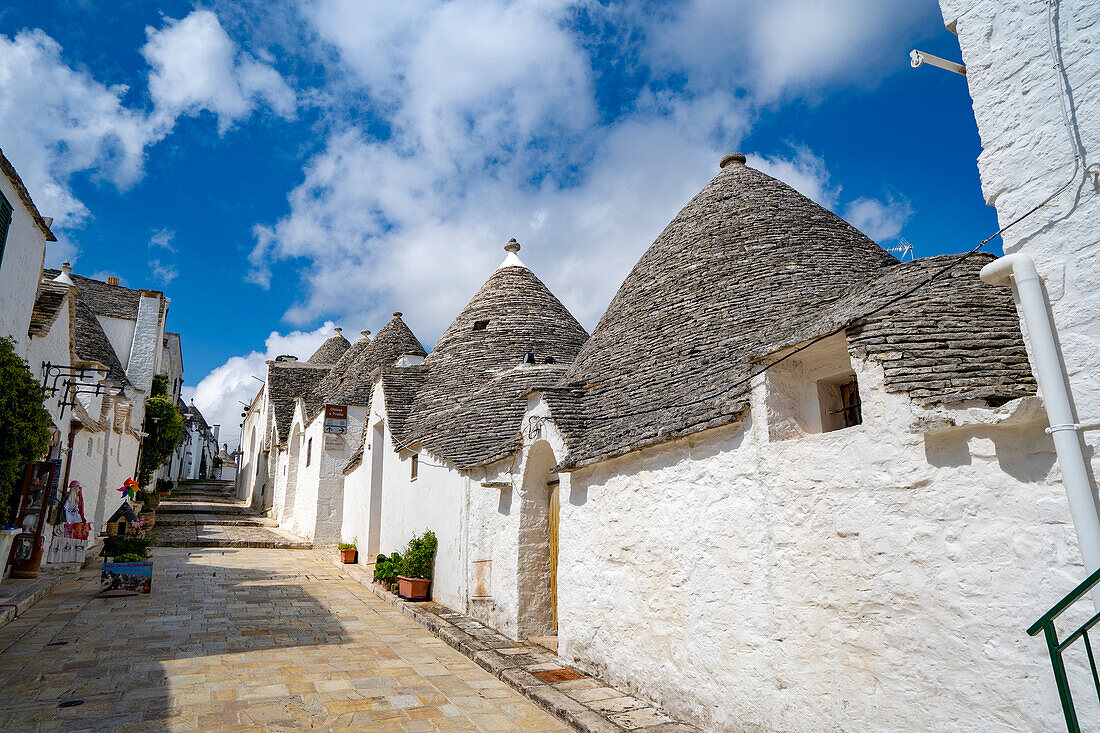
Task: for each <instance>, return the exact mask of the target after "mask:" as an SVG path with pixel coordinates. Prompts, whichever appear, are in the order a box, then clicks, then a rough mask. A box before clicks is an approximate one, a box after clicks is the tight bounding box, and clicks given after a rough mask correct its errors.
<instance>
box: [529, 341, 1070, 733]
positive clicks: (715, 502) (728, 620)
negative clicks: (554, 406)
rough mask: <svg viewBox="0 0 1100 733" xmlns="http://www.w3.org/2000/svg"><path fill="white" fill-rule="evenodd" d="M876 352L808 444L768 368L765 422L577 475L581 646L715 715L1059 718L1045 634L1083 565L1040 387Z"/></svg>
mask: <svg viewBox="0 0 1100 733" xmlns="http://www.w3.org/2000/svg"><path fill="white" fill-rule="evenodd" d="M852 363H853V366H854V368H855V371H856V373H857V376H858V380H859V389H860V395H861V398H862V402H863V424H861V425H859V426H856V427H851V428H845V429H841V430H837V431H833V432H826V433H818V434H803V435H798V436H789V435H788V434H787V433H786V432H785V429H786V426H785V424H784V423H783V420H782V417H781V413H780V412H777V411H776V410H775V409H773V408H772V407H771V405H770V404H769V403H770V402H773V401H774V400H773V398H774V395H773V394H770V393H769V388H774V386H775V382H774V381H773V382H772V383H771V384H770V385H769V384H768V382H767V380H765V379H763V378H758V379H757V382H756V384H755V385H754V390H753V400H752V409H751V415H750V416H749V417H748V418H747V419H746V420H745V421H744V422H743V423H742V424H741V425H739V426H732V427H726V428H720V429H715V430H710V431H706V432H703V433H699V434H696V435H693V436H690V437H687V438H683V439H680V440H676V441H673V442H671V443H668V444H665V445H663V446H658V447H655V448H652V449H648V450H644V451H636V452H633V453H629V454H627V455H626V456H623V457H620V458H618V459H612V460H608V461H604V462H601V463H598V464H595V465H593V466H588V467H585V468H582V469H579V470H577V471H575V472H573V473H572V474H571V475H570V479H571V480H570V484H569V488H568V490H565V489H564V488H563V494H562V499H561V517H560V547H561V550H560V554H559V569H558V617H559V627H558V639H559V652H560V654H561V655H562V656H563V657H564V658H566V659H568V660H571V661H573V662H575V663H576V664H577V665H578V666H580V667H582V668H585V669H588V670H591V671H593V672H596V673H599V674H601V675H602V676H605V677H606V678H608V679H609V680H610V681H611V682H613V683H615V684H617V685H620V686H622V687H624V688H625V689H628V690H631V691H634V692H636V693H638V694H640V695H642V696H643V697H646V698H648V699H651V700H653V701H655V702H657V703H658V704H660V705H662V706H663V707H665V708H667V709H668V710H670V711H672V712H673V713H675V714H678V715H681V716H683V717H684V718H686V719H688V720H693V721H695V722H698V723H699V724H701V725H703V726H704V727H706V728H708V729H715V730H744V729H746V728H747V729H753V730H791V731H817V730H995V729H1013V730H1052V729H1055V728H1057V726H1058V725H1059V722H1060V718H1061V712H1060V708H1059V707H1058V705H1057V696H1056V695H1055V696H1053V698H1052V697H1051V696H1050V695H1049V692H1050V690H1049V689H1047V687H1048V686H1045V685H1044V683H1043V682H1042V681H1043V680H1044V678H1048V677H1049V674H1047V672H1048V666H1049V662H1048V660H1047V658H1046V656H1045V654H1044V653H1043V650H1042V649H1037V648H1036V647H1035V645H1034V644H1033V640H1032V639H1030V638H1029V637H1027V636H1026V634H1025V633H1024V629H1025V628H1026V627H1027V626H1028V625H1030V623H1031V621H1033V620H1034V619H1035V618H1038V617H1039V616H1040V615H1041V614H1042V613H1043V612H1045V611H1046V609H1047V608H1048V607H1049V605H1050V604H1049V601H1050V598H1051V597H1053V595H1055V594H1056V590H1055V589H1056V588H1057V587H1059V585H1060V584H1061V583H1064V582H1065V581H1066V580H1067V579H1069V578H1073V577H1075V576H1076V574H1077V573H1079V569H1080V559H1079V557H1078V556H1077V551H1076V545H1075V542H1074V540H1073V529H1072V526H1071V525H1070V523H1069V514H1068V509H1067V506H1066V498H1065V492H1064V490H1063V489H1062V487H1061V485H1060V483H1059V482H1058V480H1057V472H1056V469H1055V467H1054V460H1055V456H1054V452H1053V447H1052V444H1051V441H1050V438H1049V437H1048V436H1046V435H1045V434H1044V433H1043V428H1044V427H1045V425H1046V423H1045V419H1044V417H1043V413H1042V410H1041V407H1040V406H1039V404H1038V401H1037V400H1036V399H1035V398H1025V399H1023V400H1016V401H1013V402H1010V403H1008V404H1006V405H1004V406H1003V407H1001V408H997V409H990V408H984V407H979V406H977V405H969V406H960V407H958V408H952V409H947V408H940V409H936V410H926V409H924V408H919V407H917V406H915V405H914V404H913V403H911V402H910V401H909V399H908V398H907V397H906V396H904V395H901V394H896V393H888V392H886V391H885V390H884V389H883V388H882V384H883V375H882V371H881V368H880V367H879V366H878V365H876V364H874V363H868V362H864V361H861V360H859V359H853V360H852ZM546 413H547V410H546V408H545V405H543V404H542V403H541V401H540V400H538V399H537V398H535V399H532V402H531V406H530V408H529V416H534V415H540V414H546ZM551 417H552V416H551ZM542 432H543V436H544V439H545V440H546V441H547V443H549V445H550V446H552V447H553V448H554V449H555V457H556V458H559V459H561V458H564V448H563V445H562V442H561V440H560V438H558V437H557V433H556V431H555V430H554V429H553V427H552V425H544V426H543V427H542Z"/></svg>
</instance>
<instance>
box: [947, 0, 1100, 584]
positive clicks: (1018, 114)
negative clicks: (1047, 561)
mask: <svg viewBox="0 0 1100 733" xmlns="http://www.w3.org/2000/svg"><path fill="white" fill-rule="evenodd" d="M1054 5H1055V7H1056V9H1057V10H1058V16H1059V22H1058V23H1057V27H1058V29H1059V36H1060V42H1059V43H1058V44H1057V45H1058V48H1059V49H1060V52H1061V58H1062V62H1063V63H1064V66H1065V78H1063V79H1059V75H1058V73H1057V72H1056V71H1055V69H1054V61H1053V58H1052V55H1051V52H1050V48H1049V42H1048V21H1047V6H1048V4H1047V2H1046V0H940V7H941V9H942V11H943V18H944V22H945V23H947V24H948V25H949V26H953V27H954V28H955V29H956V31H957V33H958V36H959V45H960V47H961V49H962V58H963V62H964V63H965V64H966V67H967V76H966V83H967V85H968V86H969V89H970V96H971V98H972V99H973V103H974V116H975V118H976V120H977V123H978V132H979V134H980V135H981V141H982V153H981V155H980V156H979V157H978V170H979V172H980V174H981V181H982V190H983V192H984V193H985V198H986V202H987V203H989V204H990V205H991V206H996V207H997V217H998V220H999V222H1000V224H1001V225H1002V226H1005V225H1007V224H1009V223H1011V222H1012V221H1014V220H1015V219H1016V218H1017V217H1019V216H1021V215H1022V214H1024V213H1026V212H1027V211H1028V210H1030V209H1031V208H1032V207H1034V206H1035V205H1036V204H1038V203H1040V202H1041V201H1043V200H1044V199H1045V198H1047V196H1049V195H1050V194H1052V193H1054V192H1055V191H1057V190H1058V189H1060V188H1061V187H1062V186H1063V185H1065V184H1066V183H1067V182H1069V181H1070V180H1071V175H1072V174H1073V173H1074V165H1073V154H1074V148H1075V147H1078V149H1079V151H1080V152H1081V153H1082V154H1083V156H1084V159H1083V160H1082V162H1081V165H1080V166H1079V167H1078V168H1077V175H1076V179H1075V180H1074V182H1073V185H1071V186H1070V187H1069V188H1068V189H1067V190H1066V191H1064V192H1063V193H1062V194H1060V195H1059V196H1058V197H1057V198H1056V199H1054V201H1052V202H1051V203H1050V204H1049V205H1048V206H1046V207H1044V208H1043V209H1040V210H1039V211H1037V212H1036V213H1035V214H1033V215H1032V216H1030V217H1028V219H1026V220H1024V221H1022V222H1021V223H1019V224H1017V225H1016V226H1014V227H1012V228H1011V229H1009V231H1007V232H1006V233H1005V234H1004V248H1005V251H1006V252H1022V253H1025V254H1028V255H1030V256H1031V257H1032V258H1033V259H1034V260H1035V264H1036V266H1037V268H1038V269H1039V273H1040V275H1042V277H1043V280H1044V283H1045V285H1046V291H1047V297H1048V300H1049V302H1050V307H1051V312H1052V314H1053V316H1054V323H1055V327H1056V330H1057V333H1058V341H1059V346H1060V349H1061V353H1062V358H1063V361H1064V364H1065V370H1066V373H1067V374H1068V375H1069V381H1070V385H1071V388H1072V391H1073V397H1074V402H1075V407H1076V411H1077V419H1078V422H1082V423H1093V422H1097V421H1100V230H1098V227H1097V222H1100V195H1098V192H1100V190H1098V188H1097V179H1096V177H1095V176H1093V175H1090V176H1086V174H1085V169H1086V167H1087V166H1095V165H1096V164H1097V163H1098V162H1100V157H1098V156H1100V94H1097V93H1096V87H1097V82H1098V80H1100V3H1097V2H1093V1H1092V0H1060V1H1059V2H1056V3H1054ZM1067 83H1068V86H1069V90H1070V91H1069V94H1071V95H1072V109H1071V112H1072V117H1071V124H1072V131H1073V134H1074V136H1075V137H1076V138H1078V140H1079V145H1078V146H1075V145H1074V144H1071V142H1070V139H1069V137H1068V135H1067V132H1066V128H1065V124H1064V123H1063V120H1062V113H1061V107H1060V104H1059V99H1058V89H1059V84H1062V85H1063V88H1064V87H1065V85H1066V84H1067ZM1093 170H1094V171H1096V172H1100V169H1096V168H1094V169H1093ZM1082 437H1083V439H1084V440H1085V443H1086V444H1087V446H1088V448H1089V449H1088V450H1086V451H1085V455H1086V456H1087V457H1089V458H1090V459H1091V461H1092V469H1093V475H1094V476H1095V475H1096V472H1097V470H1098V469H1100V463H1097V458H1096V455H1097V452H1098V449H1100V431H1095V430H1093V431H1087V432H1085V433H1083V435H1082ZM1093 490H1094V491H1095V490H1096V486H1095V485H1094V486H1093ZM1070 587H1071V586H1066V587H1063V588H1060V589H1058V590H1057V591H1055V593H1054V594H1053V595H1051V597H1050V598H1049V599H1048V600H1049V601H1050V603H1051V604H1053V603H1054V602H1055V601H1056V600H1058V598H1060V597H1061V596H1062V595H1063V594H1064V592H1067V591H1069V590H1070ZM1059 591H1061V592H1059Z"/></svg>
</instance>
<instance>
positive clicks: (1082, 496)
mask: <svg viewBox="0 0 1100 733" xmlns="http://www.w3.org/2000/svg"><path fill="white" fill-rule="evenodd" d="M981 278H982V280H983V281H984V282H987V283H989V284H990V285H1002V286H1012V291H1013V295H1014V296H1015V298H1016V304H1017V305H1018V306H1019V308H1020V312H1021V313H1022V314H1023V319H1024V324H1025V325H1026V326H1027V335H1028V341H1029V342H1030V343H1031V357H1032V360H1033V362H1034V364H1035V379H1036V381H1038V383H1039V391H1040V392H1041V394H1042V397H1043V404H1044V406H1045V407H1046V411H1047V420H1048V421H1049V422H1050V427H1049V428H1047V432H1048V433H1050V435H1051V437H1053V438H1054V450H1055V451H1056V452H1057V454H1058V465H1059V467H1060V468H1061V471H1062V483H1063V484H1065V487H1066V496H1067V497H1068V499H1069V512H1070V515H1071V516H1072V517H1073V526H1074V529H1076V530H1077V543H1078V545H1080V548H1081V557H1082V559H1083V560H1084V561H1085V572H1086V575H1092V574H1093V573H1094V572H1096V570H1098V569H1100V517H1098V516H1097V513H1096V501H1095V500H1094V499H1093V493H1092V484H1091V483H1090V481H1089V475H1088V470H1087V468H1086V465H1085V455H1084V453H1083V452H1082V450H1081V439H1080V437H1079V436H1078V434H1077V432H1078V431H1079V430H1080V429H1081V427H1082V426H1081V425H1078V424H1077V423H1076V422H1075V421H1074V419H1073V408H1072V405H1071V403H1070V392H1069V384H1068V383H1067V382H1066V378H1065V376H1064V375H1063V373H1062V363H1061V360H1060V359H1059V358H1058V350H1057V347H1056V346H1055V342H1054V328H1053V326H1052V324H1051V321H1050V314H1049V313H1048V312H1047V303H1046V297H1045V296H1044V294H1043V285H1042V281H1041V280H1040V278H1039V273H1038V272H1037V271H1036V270H1035V262H1034V261H1033V260H1032V259H1031V258H1030V257H1028V256H1027V255H1025V254H1010V255H1005V256H1004V257H1001V258H1000V259H997V260H994V261H993V262H990V263H989V264H988V265H986V266H985V267H983V268H982V272H981ZM1092 599H1093V604H1094V605H1095V606H1096V608H1097V610H1098V611H1100V586H1097V587H1096V588H1094V589H1093V591H1092Z"/></svg>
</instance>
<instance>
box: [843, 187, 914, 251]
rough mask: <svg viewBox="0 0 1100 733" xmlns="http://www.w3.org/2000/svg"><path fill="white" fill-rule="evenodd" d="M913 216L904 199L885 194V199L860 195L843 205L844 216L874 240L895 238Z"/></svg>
mask: <svg viewBox="0 0 1100 733" xmlns="http://www.w3.org/2000/svg"><path fill="white" fill-rule="evenodd" d="M912 216H913V207H912V206H910V205H909V202H908V201H907V200H905V199H900V200H899V199H896V198H894V197H893V196H887V198H886V201H879V200H878V199H871V198H865V197H862V196H861V197H860V198H857V199H856V200H855V201H852V202H851V203H850V204H848V205H847V206H846V207H844V218H845V219H847V220H848V222H849V223H851V225H852V226H854V227H855V228H856V229H858V230H860V231H861V232H863V233H864V234H866V235H867V236H868V237H870V238H871V239H873V240H875V241H876V242H880V243H881V242H884V241H887V240H890V239H896V238H897V237H898V236H899V235H900V234H901V230H902V227H904V226H905V224H906V222H908V221H909V219H910V217H912Z"/></svg>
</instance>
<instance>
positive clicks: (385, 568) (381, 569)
mask: <svg viewBox="0 0 1100 733" xmlns="http://www.w3.org/2000/svg"><path fill="white" fill-rule="evenodd" d="M400 563H401V555H400V554H399V553H396V552H395V553H393V554H392V555H390V556H389V557H386V555H384V554H383V553H378V557H376V558H375V559H374V580H375V582H376V583H378V584H379V585H381V586H382V587H383V588H392V587H393V586H394V584H395V583H396V582H397V568H398V566H399V565H400Z"/></svg>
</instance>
